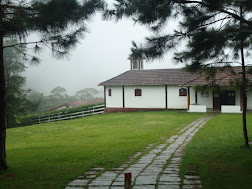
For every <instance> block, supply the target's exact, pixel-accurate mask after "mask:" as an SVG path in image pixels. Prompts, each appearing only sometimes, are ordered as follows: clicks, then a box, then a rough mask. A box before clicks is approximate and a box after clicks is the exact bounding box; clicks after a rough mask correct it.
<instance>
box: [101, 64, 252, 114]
mask: <svg viewBox="0 0 252 189" xmlns="http://www.w3.org/2000/svg"><path fill="white" fill-rule="evenodd" d="M232 69H233V70H234V71H235V73H237V75H233V74H231V72H229V71H228V70H225V71H218V72H217V74H216V76H215V79H211V80H206V78H205V75H200V74H193V73H189V72H185V71H183V70H182V69H156V70H144V69H143V62H142V61H136V60H132V61H131V70H129V71H127V72H125V73H123V74H121V75H118V76H116V77H114V78H112V79H109V80H107V81H105V82H103V83H101V84H99V86H104V97H105V99H104V100H105V112H125V111H139V110H143V111H145V110H188V111H190V112H206V111H207V110H217V111H222V112H240V111H241V110H242V107H241V104H242V103H241V102H242V101H241V99H242V98H241V95H240V89H239V88H236V87H234V86H233V87H232V86H230V82H231V81H233V80H234V79H239V77H241V75H240V74H239V73H240V71H241V67H233V68H232ZM213 83H214V84H215V85H213ZM198 86H201V88H200V90H199V89H198V90H197V88H198ZM202 86H208V87H207V88H205V89H204V90H203V89H202ZM211 86H212V87H211ZM214 86H215V87H214ZM216 86H218V88H216ZM247 99H248V101H247V102H248V105H247V108H248V109H252V91H251V89H249V90H248V91H247Z"/></svg>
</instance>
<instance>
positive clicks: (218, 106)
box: [213, 91, 221, 110]
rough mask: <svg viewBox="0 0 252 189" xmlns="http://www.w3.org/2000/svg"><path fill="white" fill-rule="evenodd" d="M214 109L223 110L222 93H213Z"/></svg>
mask: <svg viewBox="0 0 252 189" xmlns="http://www.w3.org/2000/svg"><path fill="white" fill-rule="evenodd" d="M213 109H214V110H220V109H221V95H220V92H216V91H213Z"/></svg>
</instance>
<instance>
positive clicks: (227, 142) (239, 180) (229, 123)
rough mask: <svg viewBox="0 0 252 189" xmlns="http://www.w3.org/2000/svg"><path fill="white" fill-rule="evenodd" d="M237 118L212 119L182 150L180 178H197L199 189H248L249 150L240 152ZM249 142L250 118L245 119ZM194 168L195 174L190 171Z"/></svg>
mask: <svg viewBox="0 0 252 189" xmlns="http://www.w3.org/2000/svg"><path fill="white" fill-rule="evenodd" d="M241 116H242V115H241V114H219V115H217V116H215V117H214V118H212V119H211V120H210V121H209V122H208V123H207V124H206V125H205V126H204V127H203V128H202V129H201V130H200V131H199V132H198V133H197V134H196V135H195V136H194V138H193V139H192V141H191V143H190V144H189V145H188V146H187V148H186V153H185V156H184V160H183V169H182V172H181V174H182V175H183V174H185V173H186V172H192V171H193V172H194V173H195V174H200V177H201V182H202V185H203V188H205V189H213V188H214V189H220V188H221V189H228V188H234V189H236V188H241V189H251V188H252V150H251V148H250V149H246V148H244V145H243V144H244V140H243V132H242V119H241ZM247 128H248V136H249V139H250V141H251V140H252V114H248V115H247ZM192 167H194V168H195V167H198V168H199V169H198V170H195V169H194V170H192V169H191V168H192Z"/></svg>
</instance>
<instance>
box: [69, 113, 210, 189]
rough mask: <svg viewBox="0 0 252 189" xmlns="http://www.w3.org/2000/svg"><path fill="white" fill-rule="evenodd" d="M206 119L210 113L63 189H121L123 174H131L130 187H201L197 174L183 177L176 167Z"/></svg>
mask: <svg viewBox="0 0 252 189" xmlns="http://www.w3.org/2000/svg"><path fill="white" fill-rule="evenodd" d="M209 119H211V116H203V117H201V118H199V119H198V120H196V121H194V122H192V123H191V124H189V125H187V126H186V127H184V128H183V129H182V130H181V131H180V132H179V134H178V135H174V136H172V137H170V138H169V139H168V140H167V141H165V142H164V143H162V144H159V145H157V146H155V145H154V144H150V145H149V146H148V147H146V149H145V150H144V151H143V152H138V153H137V154H135V155H134V156H133V157H131V158H129V161H128V162H126V163H125V164H124V165H122V166H120V167H119V168H114V169H112V170H108V171H104V170H103V168H94V169H92V170H91V171H88V172H86V173H85V174H84V175H82V176H79V177H78V178H77V179H76V180H74V181H72V182H70V183H69V184H68V186H67V187H66V189H86V188H89V189H123V188H124V173H131V174H132V184H133V189H198V188H202V186H201V182H200V176H199V175H191V174H186V175H185V177H184V178H183V180H182V179H181V178H180V176H179V170H180V166H181V162H182V158H183V154H184V149H185V146H186V145H187V144H188V143H189V142H190V140H191V139H192V137H193V136H194V135H195V133H196V132H197V131H198V130H199V129H200V128H201V127H203V126H204V125H205V123H206V122H207V121H208V120H209ZM189 173H190V172H189ZM192 173H193V172H192ZM193 174H194V173H193Z"/></svg>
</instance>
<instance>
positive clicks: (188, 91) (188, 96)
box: [187, 87, 190, 110]
mask: <svg viewBox="0 0 252 189" xmlns="http://www.w3.org/2000/svg"><path fill="white" fill-rule="evenodd" d="M189 106H190V87H187V109H188V110H189Z"/></svg>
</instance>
